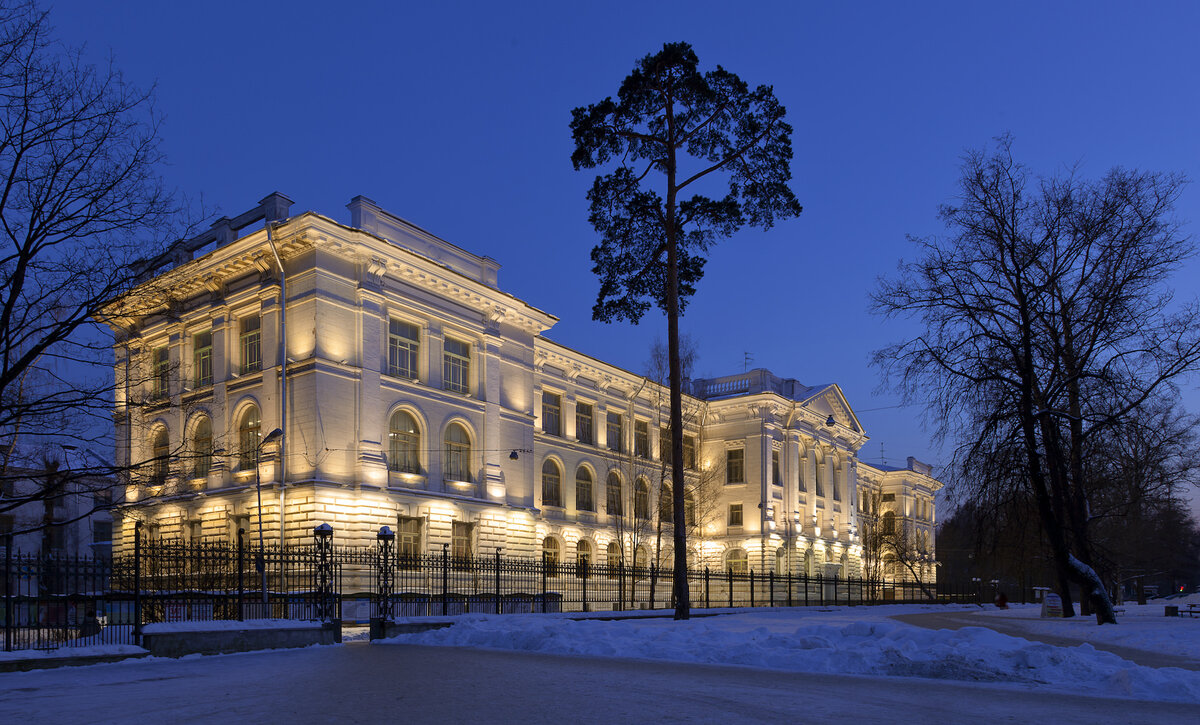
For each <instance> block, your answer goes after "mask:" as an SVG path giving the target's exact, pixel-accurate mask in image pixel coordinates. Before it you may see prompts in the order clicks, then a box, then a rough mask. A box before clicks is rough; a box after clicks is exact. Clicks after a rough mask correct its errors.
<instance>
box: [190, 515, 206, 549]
mask: <svg viewBox="0 0 1200 725" xmlns="http://www.w3.org/2000/svg"><path fill="white" fill-rule="evenodd" d="M187 532H188V541H190V542H192V543H195V544H199V543H200V542H202V541H204V522H203V521H201V520H200V519H192V520H191V521H189V522H188V523H187Z"/></svg>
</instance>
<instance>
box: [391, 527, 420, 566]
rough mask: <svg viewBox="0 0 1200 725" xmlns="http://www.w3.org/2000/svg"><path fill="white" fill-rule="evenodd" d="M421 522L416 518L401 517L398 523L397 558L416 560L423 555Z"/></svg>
mask: <svg viewBox="0 0 1200 725" xmlns="http://www.w3.org/2000/svg"><path fill="white" fill-rule="evenodd" d="M421 521H422V519H420V518H419V517H416V516H401V517H400V518H399V519H397V521H396V557H397V558H399V559H402V560H403V559H416V558H417V557H418V556H420V555H421Z"/></svg>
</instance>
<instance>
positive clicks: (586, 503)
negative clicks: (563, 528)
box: [575, 466, 596, 511]
mask: <svg viewBox="0 0 1200 725" xmlns="http://www.w3.org/2000/svg"><path fill="white" fill-rule="evenodd" d="M575 508H577V509H579V510H580V511H595V510H596V500H595V497H594V496H593V495H592V472H591V471H589V470H588V469H586V468H584V467H583V466H580V467H579V470H577V471H575Z"/></svg>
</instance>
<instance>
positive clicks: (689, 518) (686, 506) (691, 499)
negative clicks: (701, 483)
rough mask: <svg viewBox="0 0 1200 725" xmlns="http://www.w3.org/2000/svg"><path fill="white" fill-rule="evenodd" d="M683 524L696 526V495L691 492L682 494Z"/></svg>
mask: <svg viewBox="0 0 1200 725" xmlns="http://www.w3.org/2000/svg"><path fill="white" fill-rule="evenodd" d="M683 523H684V525H685V526H695V525H696V494H694V493H692V492H691V491H685V492H684V494H683Z"/></svg>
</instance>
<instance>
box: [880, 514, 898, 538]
mask: <svg viewBox="0 0 1200 725" xmlns="http://www.w3.org/2000/svg"><path fill="white" fill-rule="evenodd" d="M879 531H880V533H882V534H885V535H891V534H894V533H896V513H895V512H894V511H884V512H883V523H881V524H880V525H879Z"/></svg>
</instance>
